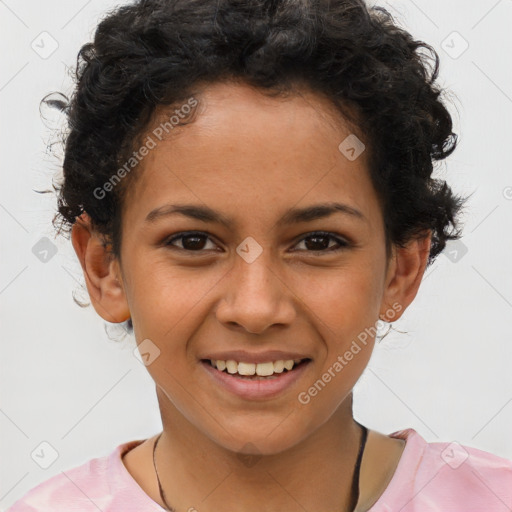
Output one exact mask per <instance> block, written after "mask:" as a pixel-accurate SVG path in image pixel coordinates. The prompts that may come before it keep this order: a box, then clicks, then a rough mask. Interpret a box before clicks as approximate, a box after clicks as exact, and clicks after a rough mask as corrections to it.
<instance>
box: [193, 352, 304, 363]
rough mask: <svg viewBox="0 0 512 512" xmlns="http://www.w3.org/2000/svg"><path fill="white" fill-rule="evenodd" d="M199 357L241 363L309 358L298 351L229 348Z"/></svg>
mask: <svg viewBox="0 0 512 512" xmlns="http://www.w3.org/2000/svg"><path fill="white" fill-rule="evenodd" d="M200 359H214V360H215V361H218V360H219V359H220V360H221V361H229V360H232V361H237V362H243V363H255V364H257V363H267V362H269V361H280V360H283V361H287V360H289V359H311V358H310V357H308V356H305V355H304V354H299V353H298V352H283V351H281V350H267V351H265V352H246V351H245V350H229V351H225V352H215V353H209V354H206V355H204V356H202V357H200Z"/></svg>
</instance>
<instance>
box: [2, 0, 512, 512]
mask: <svg viewBox="0 0 512 512" xmlns="http://www.w3.org/2000/svg"><path fill="white" fill-rule="evenodd" d="M422 49H427V50H429V51H430V52H431V56H433V66H432V67H431V68H429V66H428V63H427V58H426V56H425V55H422V54H421V53H420V50H422ZM437 74H438V56H437V54H436V53H435V51H434V50H433V49H432V48H431V47H430V46H428V45H427V44H425V43H422V42H419V41H415V40H414V39H413V38H412V37H411V35H410V34H408V33H407V32H406V31H404V30H403V29H400V28H398V27H397V26H395V24H394V23H393V20H392V17H391V16H390V15H389V13H387V12H386V11H385V10H384V9H379V8H371V9H370V8H368V7H367V6H366V5H365V4H364V3H363V1H362V0H331V1H308V0H268V1H264V0H251V1H247V2H242V1H234V0H200V1H199V0H186V1H185V0H168V1H164V0H146V1H143V0H141V1H138V2H136V3H133V4H130V5H126V6H122V7H119V8H118V9H116V10H114V11H112V12H110V13H109V14H108V16H106V17H105V18H104V19H103V20H102V22H101V23H100V24H99V26H98V28H97V31H96V34H95V37H94V41H93V42H92V43H89V44H86V45H84V46H83V47H82V49H81V51H80V53H79V59H78V63H77V74H76V78H77V85H76V90H75V93H74V95H73V97H72V98H71V101H70V103H69V106H68V107H67V108H66V113H67V115H68V117H69V133H68V136H67V140H66V146H65V159H64V181H63V183H62V187H61V188H60V190H59V194H60V195H59V218H60V220H61V222H62V224H61V228H67V231H68V232H71V236H72V243H73V247H74V249H75V251H76V253H77V256H78V258H79V260H80V262H81V265H82V268H83V272H84V276H85V280H86V284H87V288H88V291H89V294H90V297H91V301H92V303H93V305H94V308H95V310H96V311H97V313H98V314H99V315H101V317H103V318H104V319H105V320H107V321H109V322H115V323H122V322H127V323H128V325H129V327H130V329H133V334H134V337H135V339H136V341H137V344H138V346H139V351H140V354H141V357H142V360H143V361H144V363H145V365H146V366H147V370H148V372H149V373H150V375H151V377H152V378H153V379H154V381H155V384H156V390H157V396H158V401H159V407H160V412H161V417H162V424H163V432H161V433H159V434H158V435H155V436H153V437H151V438H149V439H145V440H134V441H131V442H128V443H124V444H121V445H119V446H118V447H117V448H116V449H115V450H113V451H112V452H111V453H110V454H108V455H105V456H104V457H102V458H98V459H92V460H90V461H89V462H87V463H86V464H84V465H82V466H79V467H75V468H72V469H70V470H68V471H66V472H65V473H63V474H59V475H56V476H54V477H52V478H51V479H49V480H47V481H46V482H43V483H41V484H40V485H38V486H37V487H36V488H34V489H32V490H31V491H30V492H29V493H28V494H27V495H26V496H25V497H23V498H22V499H21V500H19V501H18V502H17V503H16V504H15V505H14V506H13V507H12V508H11V509H10V511H11V512H29V511H50V510H51V511H52V512H57V511H63V512H64V511H66V512H69V511H89V510H90V511H97V510H101V511H102V512H128V511H137V512H142V511H155V512H157V511H162V510H173V511H176V512H185V511H189V512H190V511H199V512H232V511H234V510H236V511H237V512H254V511H260V510H263V511H265V512H277V511H283V510H286V511H287V512H303V511H310V512H327V511H329V512H332V511H339V512H342V511H345V512H349V511H350V512H352V511H356V512H365V511H371V512H385V511H388V512H391V511H398V510H400V511H402V512H408V511H443V512H444V511H447V510H449V511H450V512H456V511H460V512H462V511H464V512H467V511H468V510H471V511H475V512H476V511H486V512H487V511H490V510H493V511H494V510H495V511H498V510H503V511H505V510H510V509H511V507H512V462H511V461H508V460H506V459H503V458H500V457H498V456H496V455H493V454H490V453H487V452H483V451H480V450H477V449H474V448H470V447H464V446H460V445H457V444H449V443H427V442H426V441H425V440H424V439H423V438H422V437H421V436H420V435H419V434H418V433H417V432H416V431H414V430H413V429H406V430H401V431H398V432H394V433H392V434H389V435H384V434H382V433H379V432H377V431H374V430H370V429H367V428H366V427H365V426H364V425H361V424H360V423H358V422H357V421H356V420H354V418H353V414H352V389H353V387H354V385H355V384H356V382H357V381H358V379H359V377H360V376H361V374H362V372H363V371H364V369H365V367H366V365H367V363H368V361H369V359H370V356H371V353H372V350H373V347H374V343H375V338H376V329H377V327H378V325H379V322H381V321H384V322H386V321H387V322H391V321H394V320H397V319H398V318H400V316H401V315H402V314H403V313H404V311H405V310H406V309H407V307H408V306H409V305H410V304H411V302H412V301H413V299H414V298H415V296H416V294H417V291H418V288H419V285H420V282H421V279H422V276H423V275H424V271H425V268H426V267H427V266H428V265H429V264H430V263H432V261H433V260H434V258H435V257H436V256H437V255H438V254H439V253H440V252H441V251H442V249H443V248H444V246H445V243H446V241H447V240H449V239H456V238H458V237H459V236H460V231H458V230H457V229H456V228H457V224H458V218H457V217H458V214H459V212H460V209H461V207H462V206H463V203H464V199H463V198H461V197H457V196H456V195H454V194H453V193H452V191H451V189H450V187H448V185H447V184H446V183H445V182H442V181H439V180H435V179H433V178H432V171H433V161H434V160H441V159H444V158H445V157H446V156H448V155H449V154H450V153H451V152H452V151H453V150H454V149H455V146H456V136H455V135H454V134H453V133H452V119H451V117H450V114H449V113H448V111H447V109H446V107H445V106H444V104H443V102H442V101H441V99H440V93H441V91H440V89H439V88H437V87H436V85H435V80H436V78H437Z"/></svg>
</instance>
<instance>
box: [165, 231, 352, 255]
mask: <svg viewBox="0 0 512 512" xmlns="http://www.w3.org/2000/svg"><path fill="white" fill-rule="evenodd" d="M189 236H190V237H192V236H199V237H206V238H211V237H210V235H209V234H208V233H206V232H204V231H186V232H182V233H179V234H178V235H176V236H173V237H172V238H170V239H168V240H167V241H166V242H164V245H165V246H166V247H169V248H171V249H176V250H178V251H186V252H189V253H201V252H202V251H205V250H208V249H199V250H197V251H193V250H188V249H184V248H182V247H176V246H173V245H172V242H174V241H176V240H179V239H182V238H187V237H189ZM314 236H321V237H324V238H330V239H332V240H334V241H335V242H336V243H337V244H338V247H335V248H332V247H331V248H327V249H325V250H320V251H308V250H305V252H309V253H313V254H322V253H323V254H325V253H329V254H330V253H333V252H338V251H341V250H343V249H347V248H348V247H349V246H350V243H349V242H348V241H346V240H344V239H342V238H340V237H338V236H334V234H333V233H329V232H326V231H312V232H311V233H308V234H307V236H304V237H302V238H301V239H300V240H299V241H298V242H297V244H298V243H300V242H303V241H304V240H305V239H307V238H312V237H314ZM297 244H296V245H297Z"/></svg>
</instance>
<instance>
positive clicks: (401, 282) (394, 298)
mask: <svg viewBox="0 0 512 512" xmlns="http://www.w3.org/2000/svg"><path fill="white" fill-rule="evenodd" d="M431 242H432V232H431V231H430V230H429V231H427V232H426V234H425V235H424V236H423V237H421V238H417V239H413V240H411V241H410V242H408V243H407V244H406V246H405V247H398V246H394V247H393V254H392V256H391V261H390V264H389V267H388V272H387V275H386V286H385V291H384V296H383V300H382V304H381V310H380V318H381V319H382V320H384V321H387V322H393V321H395V320H398V319H399V318H400V317H401V316H402V314H403V312H404V311H405V310H406V309H407V307H408V306H409V304H410V303H411V302H412V301H413V300H414V297H416V294H417V293H418V289H419V287H420V284H421V280H422V278H423V274H424V272H425V268H426V267H427V262H428V257H429V254H430V246H431Z"/></svg>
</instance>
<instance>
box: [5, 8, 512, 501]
mask: <svg viewBox="0 0 512 512" xmlns="http://www.w3.org/2000/svg"><path fill="white" fill-rule="evenodd" d="M114 5H116V2H114V1H107V0H89V1H88V2H83V1H82V0H80V1H77V0H73V1H67V2H57V1H56V0H47V1H45V2H36V1H25V2H16V1H15V0H6V1H5V2H4V1H0V38H1V44H2V46H1V47H2V57H1V59H2V62H1V70H2V71H1V73H0V109H1V110H0V111H1V118H0V130H1V137H0V141H1V148H2V150H1V157H2V158H1V166H0V169H1V170H0V172H1V183H2V186H1V187H0V225H1V229H2V236H1V243H2V245H1V252H0V258H1V262H0V265H1V266H0V305H1V324H0V333H1V336H2V340H1V341H2V343H1V358H0V361H1V363H0V364H1V386H2V396H1V409H0V429H1V433H2V435H1V436H0V461H1V479H0V506H1V507H3V508H7V507H8V506H9V505H10V504H11V503H12V502H14V501H15V500H16V499H18V498H19V497H21V496H22V495H23V494H25V493H26V492H27V491H28V490H29V489H31V488H32V487H34V486H35V485H36V484H37V483H39V482H42V481H43V480H46V479H48V478H49V477H50V476H52V475H54V474H57V473H58V472H60V471H62V470H65V469H68V468H71V467H73V466H76V465H79V464H83V463H84V462H86V461H87V460H89V459H91V458H93V457H99V456H102V455H105V454H107V453H110V452H111V451H112V450H113V449H114V447H116V446H117V445H118V444H120V443H122V442H125V441H128V440H132V439H144V438H146V437H149V436H151V435H153V434H155V433H156V432H158V431H160V428H161V422H160V417H159V412H158V407H157V402H156V397H155V392H154V386H153V381H152V380H151V378H150V377H149V375H148V374H147V371H146V369H145V367H144V366H143V365H141V364H140V362H139V361H138V360H137V359H136V358H135V357H134V355H133V353H132V350H133V348H134V347H135V342H134V340H133V339H131V340H130V339H126V340H125V341H124V342H123V341H121V342H114V341H112V340H110V339H109V337H108V336H107V334H106V332H105V329H104V326H105V323H104V322H103V320H101V319H100V317H99V316H98V315H97V314H96V313H95V311H94V309H93V308H92V306H90V307H88V308H85V309H81V308H79V307H78V306H77V305H76V304H75V303H74V301H73V299H72V293H73V292H75V293H76V292H81V291H82V293H81V294H80V293H79V297H81V298H87V295H86V294H85V295H84V293H83V290H82V288H81V284H82V283H83V277H82V274H81V269H80V266H79V264H78V260H77V259H76V256H75V254H74V252H73V249H72V247H71V244H70V242H69V241H68V240H66V239H64V238H61V237H58V238H57V239H55V237H54V232H53V228H52V225H51V219H52V216H53V215H54V213H55V208H56V205H55V198H54V196H53V195H51V194H46V195H40V194H37V193H35V192H34V190H42V189H47V188H50V187H51V180H52V177H53V176H54V175H56V173H57V172H58V171H59V163H60V162H59V160H58V158H57V157H56V156H52V155H49V154H47V152H46V144H47V143H48V140H49V137H50V135H51V133H50V132H49V131H48V129H47V128H46V127H45V126H44V124H43V123H42V122H41V120H40V117H39V111H38V109H39V101H40V100H41V98H42V97H43V96H44V95H45V94H47V93H48V92H51V91H63V92H65V93H68V94H69V93H70V92H71V89H70V87H71V80H70V78H69V76H68V74H67V73H68V71H67V67H69V66H73V65H74V64H75V61H76V54H77V52H78V50H79V48H80V46H81V44H83V43H85V42H86V41H89V40H90V39H91V38H92V34H93V31H94V28H95V26H96V24H97V22H98V20H99V18H100V16H101V15H102V14H103V13H104V12H105V11H106V10H107V9H109V8H110V7H113V6H114ZM379 5H383V6H385V7H388V8H389V9H390V11H391V12H392V13H393V14H395V15H396V19H397V21H398V22H399V23H400V24H401V25H402V26H404V27H405V28H407V29H408V30H409V31H410V32H411V33H412V34H413V35H414V37H415V38H416V39H421V40H423V41H426V42H427V43H429V44H431V45H432V46H433V47H434V48H435V49H436V51H437V52H438V53H439V55H440V57H441V79H440V84H441V85H442V86H447V87H449V88H450V90H451V91H453V94H454V97H452V103H451V104H450V107H449V108H450V111H451V113H452V115H453V116H454V120H455V123H456V130H455V131H456V132H457V133H458V134H459V137H460V143H459V147H458V149H457V150H456V151H455V153H454V154H453V155H452V156H451V157H449V159H448V160H447V161H446V164H443V165H442V166H439V169H438V171H437V172H438V175H439V176H441V177H445V178H446V179H447V180H448V182H449V184H450V185H452V187H453V189H454V190H455V192H457V193H462V194H469V193H473V196H472V198H471V199H470V200H469V202H468V206H467V213H466V215H465V217H464V218H463V220H464V224H465V226H464V233H465V234H464V237H463V239H462V243H463V244H464V245H463V246H462V245H461V244H457V245H456V246H454V247H451V248H448V249H447V252H448V251H452V250H454V249H457V250H458V251H459V252H458V254H459V259H458V260H457V261H452V259H451V257H448V255H447V254H444V253H443V254H441V255H439V256H438V258H437V261H436V262H435V263H434V265H433V266H432V267H430V268H429V269H428V270H427V273H426V276H425V278H424V282H423V283H422V285H421V288H420V291H419V294H418V296H417V298H416V300H415V301H414V302H413V304H412V305H411V306H410V307H409V309H408V310H407V311H406V313H405V315H404V316H403V317H402V319H401V320H400V321H399V322H397V323H396V324H394V327H395V329H397V330H400V331H407V332H408V334H400V333H395V332H392V333H391V334H389V335H388V336H387V337H386V338H385V339H384V340H383V341H382V343H381V344H380V345H379V346H377V348H376V349H375V352H374V354H373V356H372V359H371V361H370V364H369V366H368V368H367V369H366V371H365V373H364V374H363V376H362V377H361V379H360V381H359V382H358V384H357V386H356V389H355V405H354V414H355V418H356V419H357V420H358V421H359V422H361V423H363V424H365V425H366V426H368V427H369V428H373V429H376V430H379V431H381V432H383V433H386V434H389V433H391V432H394V431H396V430H401V429H405V428H408V427H412V428H414V429H415V430H417V431H418V432H419V433H420V434H421V435H422V436H423V437H424V438H425V439H426V440H427V441H432V442H433V441H443V442H444V441H457V442H459V443H461V444H463V445H467V446H473V447H477V448H480V449H483V450H486V451H489V452H492V453H495V454H497V455H501V456H503V457H506V458H510V459H512V436H511V435H510V432H511V428H510V427H511V425H512V404H511V403H510V402H511V401H512V371H511V370H512V334H511V319H512V272H511V261H512V200H511V199H512V188H510V187H512V156H511V155H512V153H511V151H510V149H511V145H512V144H511V140H510V139H511V136H512V130H511V124H512V123H511V120H510V119H511V117H512V71H511V69H512V68H511V66H510V52H511V50H512V31H511V30H510V26H511V22H512V1H510V0H500V1H496V0H480V1H476V0H471V1H468V0H452V1H450V2H446V1H445V0H416V1H415V2H413V1H411V0H400V1H393V2H390V3H383V2H382V3H379ZM43 31H46V32H48V33H49V34H51V37H52V38H54V39H55V41H57V43H58V48H57V49H56V51H55V52H54V53H53V54H52V55H50V56H49V57H48V58H41V57H40V56H39V55H38V54H37V53H36V52H35V51H34V50H33V49H32V47H31V44H32V41H34V40H35V41H36V43H37V42H38V41H40V37H43V36H39V34H41V32H43ZM454 31H456V32H457V33H458V34H460V36H459V35H457V34H455V35H453V34H452V33H453V32H454ZM38 37H39V39H38ZM44 37H47V36H44ZM462 38H463V39H462ZM464 40H465V41H467V43H468V44H469V47H468V49H467V50H466V51H465V52H464V53H462V54H461V55H458V54H459V53H460V52H461V50H462V49H463V48H464V47H463V46H462V45H463V44H464ZM443 41H445V43H443ZM39 44H40V45H41V43H39ZM50 44H51V41H50V40H49V39H47V40H46V45H45V48H47V49H48V48H50V46H49V45H50ZM450 47H451V48H450ZM445 48H446V50H447V51H448V52H450V53H451V56H450V55H449V53H447V51H445ZM454 57H457V58H454ZM507 187H509V188H507ZM45 236H46V237H48V238H50V239H51V240H52V242H53V243H54V244H55V245H56V247H57V249H58V252H57V254H56V255H55V256H54V257H53V258H51V259H50V260H49V261H48V262H46V263H43V262H41V261H40V260H39V259H38V258H37V257H36V256H35V255H34V253H33V252H32V248H33V247H34V245H35V244H36V243H37V242H38V241H39V240H40V239H41V238H42V237H45ZM466 249H467V252H464V251H465V250H466ZM453 254H454V253H453V252H452V256H453ZM43 441H46V442H48V443H50V444H51V445H52V446H53V447H55V449H56V450H57V452H58V453H59V457H58V458H57V460H56V461H55V462H54V463H53V464H52V465H51V466H50V467H49V468H48V469H42V468H40V467H39V466H38V465H37V464H36V463H35V462H34V460H32V458H31V453H32V452H33V451H34V450H35V449H36V448H38V447H39V445H40V443H41V442H43Z"/></svg>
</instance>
